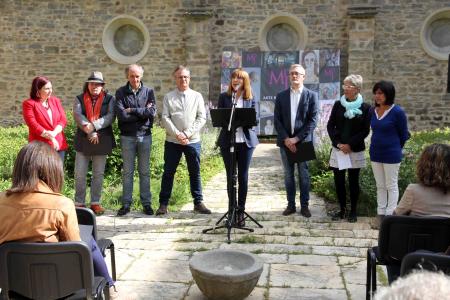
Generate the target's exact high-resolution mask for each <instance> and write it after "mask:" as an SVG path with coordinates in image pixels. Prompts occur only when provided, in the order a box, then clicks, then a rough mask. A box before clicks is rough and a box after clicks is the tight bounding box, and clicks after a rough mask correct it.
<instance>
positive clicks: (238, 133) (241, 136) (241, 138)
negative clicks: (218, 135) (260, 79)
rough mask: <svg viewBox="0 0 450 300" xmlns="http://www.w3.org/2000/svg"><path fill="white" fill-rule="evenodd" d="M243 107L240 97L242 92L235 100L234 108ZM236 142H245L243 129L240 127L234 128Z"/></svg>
mask: <svg viewBox="0 0 450 300" xmlns="http://www.w3.org/2000/svg"><path fill="white" fill-rule="evenodd" d="M242 107H244V100H243V99H242V94H241V96H240V97H239V99H238V100H237V102H236V108H242ZM236 143H245V139H244V130H243V129H242V127H238V128H236Z"/></svg>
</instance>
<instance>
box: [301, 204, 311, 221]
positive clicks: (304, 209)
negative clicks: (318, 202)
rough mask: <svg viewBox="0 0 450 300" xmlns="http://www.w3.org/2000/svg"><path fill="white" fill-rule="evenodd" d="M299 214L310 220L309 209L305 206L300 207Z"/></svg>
mask: <svg viewBox="0 0 450 300" xmlns="http://www.w3.org/2000/svg"><path fill="white" fill-rule="evenodd" d="M300 214H301V215H302V216H304V217H305V218H310V217H311V212H310V211H309V208H308V207H307V206H305V207H302V208H301V209H300Z"/></svg>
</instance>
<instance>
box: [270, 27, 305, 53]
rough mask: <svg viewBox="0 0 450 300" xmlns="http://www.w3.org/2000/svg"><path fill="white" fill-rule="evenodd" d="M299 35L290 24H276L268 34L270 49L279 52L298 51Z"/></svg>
mask: <svg viewBox="0 0 450 300" xmlns="http://www.w3.org/2000/svg"><path fill="white" fill-rule="evenodd" d="M298 40H299V38H298V33H297V31H296V30H295V28H294V27H292V26H291V25H289V24H286V23H284V24H283V23H282V24H276V25H274V26H273V27H272V28H270V29H269V31H268V32H267V45H268V46H269V48H270V49H274V50H278V51H288V50H296V49H297V46H298Z"/></svg>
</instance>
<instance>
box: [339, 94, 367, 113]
mask: <svg viewBox="0 0 450 300" xmlns="http://www.w3.org/2000/svg"><path fill="white" fill-rule="evenodd" d="M362 103H363V98H362V96H361V94H359V93H358V97H356V100H353V101H351V102H350V101H347V100H346V99H345V95H344V96H342V97H341V105H342V106H343V107H345V113H344V117H346V118H347V119H353V118H354V117H355V116H356V115H362V111H361V110H360V109H359V108H360V107H361V105H362Z"/></svg>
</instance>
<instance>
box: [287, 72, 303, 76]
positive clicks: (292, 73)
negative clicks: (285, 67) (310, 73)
mask: <svg viewBox="0 0 450 300" xmlns="http://www.w3.org/2000/svg"><path fill="white" fill-rule="evenodd" d="M289 75H291V76H294V75H296V76H305V74H303V73H298V72H290V73H289Z"/></svg>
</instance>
